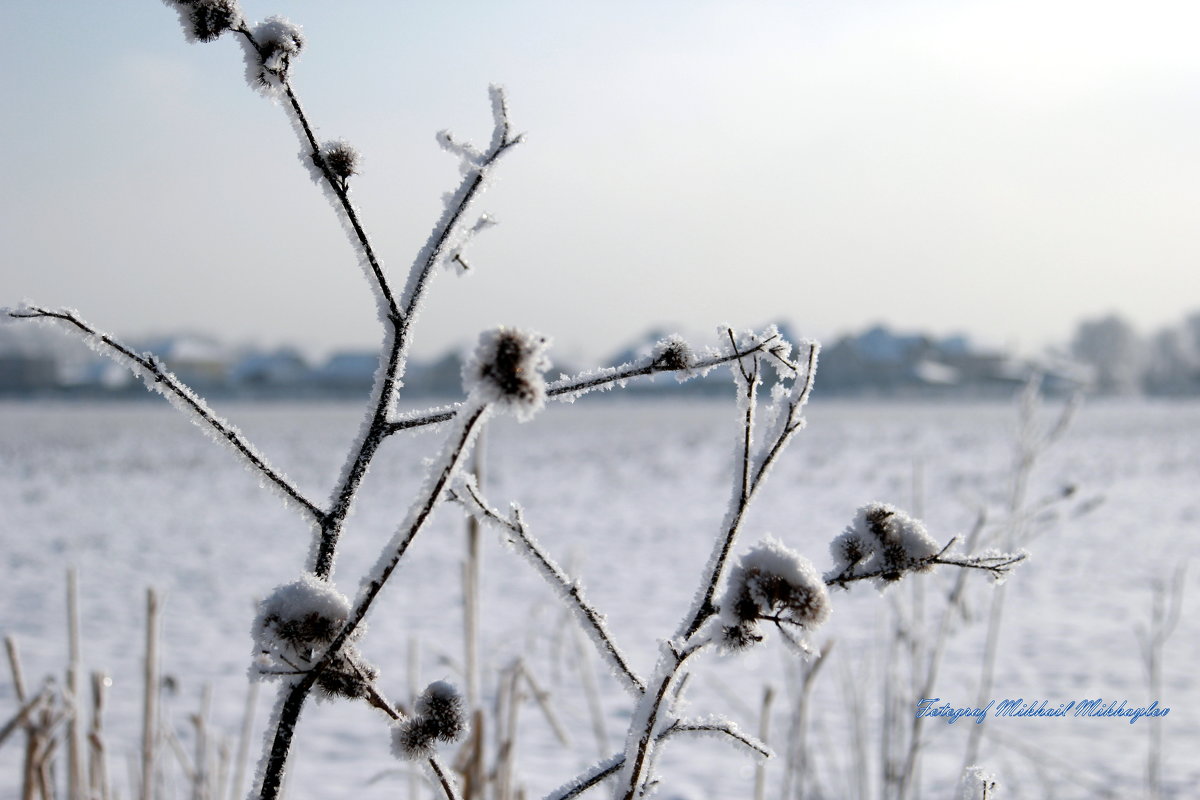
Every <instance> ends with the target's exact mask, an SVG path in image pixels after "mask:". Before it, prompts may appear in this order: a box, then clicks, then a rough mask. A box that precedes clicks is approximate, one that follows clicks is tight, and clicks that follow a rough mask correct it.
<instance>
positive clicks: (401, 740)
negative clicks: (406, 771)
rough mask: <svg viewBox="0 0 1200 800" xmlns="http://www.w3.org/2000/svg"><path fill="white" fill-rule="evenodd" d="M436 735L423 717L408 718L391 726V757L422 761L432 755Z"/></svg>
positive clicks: (431, 724) (429, 723)
mask: <svg viewBox="0 0 1200 800" xmlns="http://www.w3.org/2000/svg"><path fill="white" fill-rule="evenodd" d="M436 744H437V735H436V734H435V733H434V730H433V723H431V722H430V721H429V720H427V719H425V718H424V717H409V718H407V719H403V720H401V721H400V722H397V723H396V724H395V725H394V726H392V755H394V756H396V758H400V759H403V760H405V761H422V760H424V759H426V758H429V757H430V756H432V755H433V753H434V746H435V745H436Z"/></svg>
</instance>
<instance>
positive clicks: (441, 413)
mask: <svg viewBox="0 0 1200 800" xmlns="http://www.w3.org/2000/svg"><path fill="white" fill-rule="evenodd" d="M770 341H771V340H770V339H766V340H764V341H762V342H759V343H757V344H755V345H753V346H751V347H748V348H747V349H746V350H744V351H741V352H737V351H734V352H731V353H722V354H720V355H716V356H709V357H708V358H702V359H698V360H697V361H695V362H693V363H691V364H688V365H686V366H683V367H670V366H666V362H665V361H664V360H663V359H652V360H650V361H648V362H646V363H642V364H622V365H620V366H618V367H606V368H604V369H601V370H597V371H596V373H592V372H588V373H583V374H580V375H576V376H573V377H568V378H561V379H559V380H557V381H553V382H552V383H548V384H546V396H547V397H550V398H567V397H569V398H571V399H572V400H573V399H575V398H577V397H579V396H580V395H582V394H585V393H587V392H591V391H595V390H598V389H604V388H607V387H609V386H613V385H619V384H621V383H623V382H624V381H628V380H630V379H631V378H638V377H641V376H643V375H657V374H659V373H663V372H697V373H699V372H704V371H706V370H709V369H712V368H713V367H717V366H720V365H722V364H728V363H729V362H730V361H734V360H736V359H739V358H743V357H744V356H747V355H750V354H752V353H758V352H768V348H767V344H768V342H770ZM457 413H458V407H457V406H452V407H450V408H444V407H443V408H435V409H428V410H425V411H415V412H412V413H410V414H406V415H404V416H403V417H401V418H400V419H397V420H395V421H393V422H391V423H390V424H389V425H388V428H387V433H389V434H392V433H396V432H398V431H404V430H410V429H412V428H423V427H425V426H427V425H437V424H438V423H441V422H447V421H448V420H451V419H454V415H455V414H457Z"/></svg>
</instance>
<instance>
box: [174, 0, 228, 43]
mask: <svg viewBox="0 0 1200 800" xmlns="http://www.w3.org/2000/svg"><path fill="white" fill-rule="evenodd" d="M166 4H167V5H168V6H171V7H172V8H174V9H175V10H176V11H177V12H178V13H179V21H180V22H181V23H182V24H183V32H184V35H185V36H186V37H187V38H188V41H192V42H211V41H212V40H213V39H216V38H217V37H219V36H220V35H221V34H223V33H224V32H225V31H228V30H232V29H233V28H236V27H237V26H239V25H241V24H242V23H243V21H244V19H243V17H242V10H241V9H240V8H238V4H237V0H166Z"/></svg>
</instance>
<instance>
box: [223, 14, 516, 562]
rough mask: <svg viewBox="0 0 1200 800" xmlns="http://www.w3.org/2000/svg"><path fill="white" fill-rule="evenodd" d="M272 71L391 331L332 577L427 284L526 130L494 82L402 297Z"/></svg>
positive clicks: (284, 77) (354, 455) (325, 542)
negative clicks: (485, 138)
mask: <svg viewBox="0 0 1200 800" xmlns="http://www.w3.org/2000/svg"><path fill="white" fill-rule="evenodd" d="M234 30H235V31H236V32H237V33H239V34H240V35H241V36H242V37H243V39H244V40H245V41H246V42H247V43H248V44H249V46H251V47H253V48H254V50H255V51H256V52H257V54H258V56H259V58H260V59H261V61H262V63H263V69H264V70H267V71H269V70H270V69H271V68H270V66H269V65H268V59H269V56H270V52H269V47H268V46H267V45H265V44H264V43H263V42H262V41H260V40H259V38H256V37H255V34H254V31H252V30H251V29H250V28H249V27H248V26H246V25H245V24H244V23H243V24H241V25H240V26H239V27H235V28H234ZM260 38H261V37H260ZM272 77H273V78H274V79H275V80H277V81H278V82H279V84H280V86H281V88H282V90H283V94H284V95H285V96H286V98H287V101H288V105H287V107H288V109H289V110H290V112H291V114H292V116H293V120H294V121H295V123H296V126H297V128H298V130H299V131H300V133H301V136H302V139H303V141H304V143H305V145H306V146H307V147H308V148H309V158H310V160H311V161H312V164H313V165H314V167H315V168H316V169H317V170H318V171H319V174H320V175H321V176H322V178H323V179H324V182H325V185H326V186H327V187H328V188H329V190H330V191H331V192H332V193H333V195H334V198H335V200H336V204H337V207H338V208H339V210H340V211H341V213H342V214H344V216H345V220H346V222H347V224H348V226H349V228H350V231H351V234H352V241H353V242H354V243H355V245H356V247H357V249H358V250H359V252H360V254H361V256H362V258H363V260H364V261H365V262H366V263H367V265H368V267H369V271H370V273H371V274H372V276H373V277H374V284H375V286H376V289H377V291H378V300H379V305H380V316H381V319H383V321H384V322H385V325H386V327H387V332H388V337H387V341H386V342H385V344H384V347H383V348H382V350H381V353H380V366H379V369H378V371H377V373H376V377H375V386H374V388H373V391H372V410H371V412H370V416H369V421H368V422H367V424H365V425H364V426H363V429H362V432H361V434H360V437H359V440H358V442H357V443H356V445H355V447H354V448H352V449H351V456H350V458H349V459H348V460H347V462H346V466H345V468H344V469H343V471H342V475H341V477H340V478H339V481H338V486H337V488H336V489H335V490H334V493H333V501H332V507H331V508H330V510H329V513H328V514H327V515H326V518H325V520H324V522H323V524H322V526H321V531H320V538H319V541H318V542H317V546H316V548H315V552H314V554H313V563H312V568H313V572H314V573H316V574H317V575H319V576H321V577H328V576H329V575H330V574H332V572H333V564H334V558H335V554H336V549H337V542H338V539H339V538H340V535H341V529H342V524H343V522H344V521H345V518H346V515H347V514H348V513H349V511H350V507H351V506H352V504H353V502H354V498H355V495H356V494H357V492H358V487H359V485H360V484H361V482H362V479H363V477H364V476H365V475H366V472H367V469H368V467H369V466H370V463H371V460H372V459H373V458H374V456H375V452H376V451H377V450H378V448H379V445H380V444H381V443H382V441H383V439H384V438H385V437H386V436H387V434H388V433H389V432H390V430H389V426H390V419H391V417H392V415H393V410H394V407H395V402H396V395H397V393H398V391H399V388H400V386H401V378H402V376H403V374H404V366H405V359H406V357H407V352H408V344H409V332H410V329H411V325H412V321H413V319H414V318H415V317H416V314H417V310H418V308H419V306H420V303H421V300H422V299H423V297H424V293H425V289H426V287H427V286H428V284H429V277H430V273H431V272H432V271H433V268H434V267H435V266H436V265H437V263H438V262H439V261H441V260H442V259H443V258H444V257H445V255H446V249H447V246H448V243H449V242H450V241H451V239H452V237H453V236H454V235H455V234H456V232H457V230H458V227H459V226H460V222H461V220H462V217H463V216H464V215H465V214H466V212H467V209H468V208H469V206H470V205H471V202H472V201H473V200H474V199H475V198H476V196H477V195H478V194H479V192H480V191H481V189H482V188H483V187H484V184H485V180H486V178H487V176H488V174H489V172H490V170H491V167H492V166H493V165H494V164H495V163H496V161H498V160H499V159H500V157H501V156H502V155H503V154H504V153H505V152H507V151H508V150H509V149H510V148H512V147H513V146H515V145H516V144H518V143H519V142H520V141H521V138H522V137H521V136H519V135H518V136H514V135H513V134H512V132H511V126H510V124H509V120H508V109H507V104H506V102H505V99H504V93H503V90H502V89H500V88H499V87H496V86H493V87H492V88H491V96H492V107H493V112H494V116H495V125H494V128H493V136H492V144H491V147H490V148H489V149H488V151H487V152H486V153H481V154H477V156H478V158H476V159H474V160H470V159H467V158H464V159H463V163H464V170H463V171H464V176H463V180H462V182H461V184H460V185H459V187H458V189H457V190H456V191H455V192H454V193H453V194H451V195H450V196H449V198H448V200H447V202H446V208H445V211H444V212H443V214H442V217H441V219H440V220H439V221H438V223H437V224H436V225H435V226H434V229H433V232H432V233H431V234H430V236H429V239H428V240H427V241H426V243H425V246H424V247H423V248H422V249H421V250H420V252H419V253H418V255H417V258H416V259H415V260H414V262H413V265H412V267H411V268H410V270H409V274H408V278H407V280H406V283H405V286H404V290H403V292H402V294H401V296H400V298H399V300H397V299H396V297H395V296H394V295H393V292H392V290H391V287H390V286H389V284H388V281H387V278H386V276H385V275H384V272H383V268H382V265H381V264H380V262H379V259H378V258H377V257H376V255H375V252H374V250H373V248H372V247H371V243H370V240H369V239H368V237H367V234H366V232H365V231H364V229H363V227H362V224H361V223H360V221H359V218H358V214H357V212H356V211H355V208H354V205H353V203H351V201H350V198H349V194H348V191H349V190H348V187H347V183H346V179H347V178H348V177H349V172H348V171H343V172H342V173H341V174H339V172H338V170H337V164H336V162H332V161H331V159H330V158H329V157H328V156H327V154H325V153H323V150H322V146H321V145H320V144H318V142H317V139H316V136H315V135H314V133H313V130H312V126H311V125H310V124H309V121H308V118H307V116H306V115H305V113H304V109H303V108H302V106H301V105H300V101H299V99H298V97H297V96H296V92H295V90H294V89H293V88H292V85H291V82H290V80H289V78H288V74H287V69H286V66H285V67H284V68H283V69H280V70H277V71H275V72H274V73H272Z"/></svg>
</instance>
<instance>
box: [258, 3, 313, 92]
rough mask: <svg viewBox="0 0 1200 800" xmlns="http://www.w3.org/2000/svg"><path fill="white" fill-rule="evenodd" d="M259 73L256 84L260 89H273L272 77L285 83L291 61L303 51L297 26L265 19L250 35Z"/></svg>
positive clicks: (300, 34) (301, 38)
mask: <svg viewBox="0 0 1200 800" xmlns="http://www.w3.org/2000/svg"><path fill="white" fill-rule="evenodd" d="M251 35H252V36H253V38H254V44H255V49H256V50H257V52H258V61H259V65H260V66H261V70H259V73H258V75H257V79H258V83H259V84H261V85H262V86H263V87H264V88H271V87H272V86H273V82H272V78H274V79H276V80H280V81H282V80H285V79H286V78H287V76H288V69H289V68H290V67H291V65H292V60H293V59H294V58H295V57H296V56H298V55H300V51H301V50H303V49H304V34H303V33H301V31H300V26H299V25H296V24H294V23H292V22H290V21H288V20H286V19H284V18H283V17H267V18H266V19H265V20H263V21H262V22H260V23H258V25H255V26H254V30H253V31H252V32H251Z"/></svg>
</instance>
